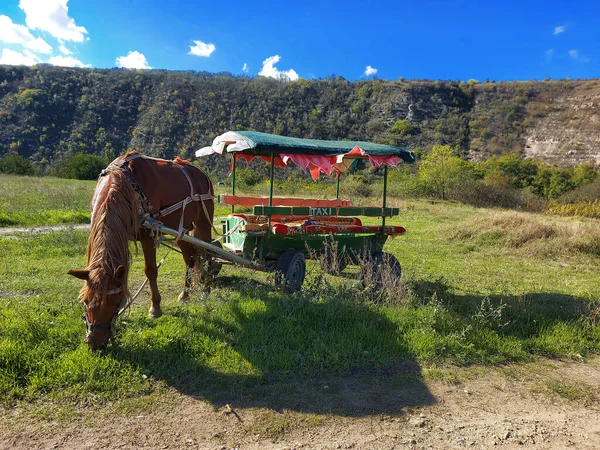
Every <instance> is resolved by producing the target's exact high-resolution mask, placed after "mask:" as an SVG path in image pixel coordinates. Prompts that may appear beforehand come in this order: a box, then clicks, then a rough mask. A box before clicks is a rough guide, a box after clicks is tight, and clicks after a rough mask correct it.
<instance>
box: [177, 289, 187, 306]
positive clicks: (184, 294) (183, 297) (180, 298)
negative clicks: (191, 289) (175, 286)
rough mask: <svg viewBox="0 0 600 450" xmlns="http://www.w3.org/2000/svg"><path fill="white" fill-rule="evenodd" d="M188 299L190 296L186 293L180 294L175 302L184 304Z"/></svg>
mask: <svg viewBox="0 0 600 450" xmlns="http://www.w3.org/2000/svg"><path fill="white" fill-rule="evenodd" d="M189 299H190V294H189V293H187V292H182V293H181V294H179V297H177V301H178V302H182V303H185V302H187V301H188V300H189Z"/></svg>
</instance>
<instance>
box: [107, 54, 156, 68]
mask: <svg viewBox="0 0 600 450" xmlns="http://www.w3.org/2000/svg"><path fill="white" fill-rule="evenodd" d="M115 64H116V65H117V67H123V68H124V69H152V67H151V66H150V65H149V64H148V61H146V57H145V56H144V55H143V54H142V53H140V52H137V51H134V52H129V53H127V56H119V57H118V58H117V59H116V60H115Z"/></svg>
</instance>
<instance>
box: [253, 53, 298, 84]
mask: <svg viewBox="0 0 600 450" xmlns="http://www.w3.org/2000/svg"><path fill="white" fill-rule="evenodd" d="M280 59H281V58H280V57H279V55H275V56H270V57H268V58H267V59H265V60H264V61H263V63H262V64H263V66H262V69H261V71H260V72H258V74H259V75H262V76H263V77H270V78H277V79H278V80H281V79H288V80H290V81H296V80H297V79H298V78H299V77H298V74H297V73H296V71H295V70H294V69H290V70H279V69H277V67H275V64H277V63H278V62H279V60H280Z"/></svg>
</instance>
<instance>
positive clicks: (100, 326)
mask: <svg viewBox="0 0 600 450" xmlns="http://www.w3.org/2000/svg"><path fill="white" fill-rule="evenodd" d="M115 294H119V298H120V299H121V301H120V303H119V305H117V308H116V309H115V312H114V313H113V315H112V317H111V318H110V319H109V320H107V321H106V322H102V323H96V321H94V322H90V319H88V315H87V311H86V312H85V313H84V314H83V320H85V325H86V327H87V334H88V336H89V335H90V334H91V333H93V332H94V331H102V330H110V331H111V338H112V337H113V336H114V334H115V328H114V325H115V323H116V321H117V318H118V317H119V316H120V315H121V314H122V313H123V311H124V310H125V309H126V308H123V309H121V308H120V307H121V305H122V304H123V302H124V301H125V299H126V297H128V291H127V289H126V288H125V285H121V286H119V287H117V288H114V289H111V290H109V291H107V292H106V295H115Z"/></svg>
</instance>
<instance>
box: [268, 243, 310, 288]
mask: <svg viewBox="0 0 600 450" xmlns="http://www.w3.org/2000/svg"><path fill="white" fill-rule="evenodd" d="M305 275H306V261H305V260H304V254H303V253H302V252H298V251H294V250H289V251H287V252H285V253H283V255H281V256H280V257H279V260H278V261H277V276H276V278H275V283H277V285H280V286H283V288H284V289H285V290H286V291H287V292H296V291H299V290H300V289H301V288H302V283H303V282H304V276H305Z"/></svg>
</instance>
